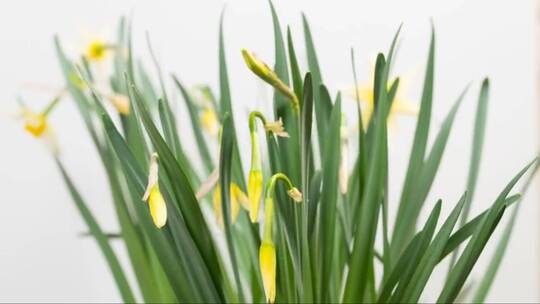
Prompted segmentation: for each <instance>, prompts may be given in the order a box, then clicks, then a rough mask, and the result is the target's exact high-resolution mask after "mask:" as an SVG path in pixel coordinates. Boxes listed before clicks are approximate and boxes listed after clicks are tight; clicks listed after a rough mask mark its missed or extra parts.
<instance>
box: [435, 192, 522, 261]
mask: <svg viewBox="0 0 540 304" xmlns="http://www.w3.org/2000/svg"><path fill="white" fill-rule="evenodd" d="M520 198H521V195H519V194H515V195H512V196H509V197H507V198H506V199H505V202H504V203H505V205H506V207H509V206H510V205H512V204H513V203H515V202H517V201H518V200H519V199H520ZM489 209H490V208H488V209H487V210H485V211H484V212H482V213H480V214H479V215H477V216H476V217H475V218H473V219H472V220H470V221H469V222H467V224H465V225H463V227H461V228H460V229H459V230H458V231H456V232H455V233H454V234H452V236H451V237H450V238H449V239H448V242H447V243H446V246H444V250H443V251H442V253H441V256H440V257H439V262H440V261H442V260H443V259H444V258H445V257H446V256H447V255H448V254H450V253H451V252H452V251H454V250H456V248H458V247H459V245H460V244H461V243H463V242H464V241H465V240H467V239H468V238H469V237H470V236H471V235H472V234H473V233H474V232H475V231H476V229H477V227H478V225H479V224H480V223H481V222H482V220H483V219H484V217H485V216H486V214H487V213H488V211H489Z"/></svg>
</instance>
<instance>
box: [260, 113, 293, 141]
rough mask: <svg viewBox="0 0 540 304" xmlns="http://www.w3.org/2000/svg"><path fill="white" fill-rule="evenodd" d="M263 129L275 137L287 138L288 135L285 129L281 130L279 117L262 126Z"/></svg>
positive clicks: (281, 124) (281, 121) (281, 123)
mask: <svg viewBox="0 0 540 304" xmlns="http://www.w3.org/2000/svg"><path fill="white" fill-rule="evenodd" d="M264 128H265V129H266V131H268V132H272V133H274V134H275V135H276V136H279V137H289V133H287V132H286V131H285V128H283V120H281V117H280V118H279V119H278V120H277V121H273V122H267V123H266V124H265V125H264Z"/></svg>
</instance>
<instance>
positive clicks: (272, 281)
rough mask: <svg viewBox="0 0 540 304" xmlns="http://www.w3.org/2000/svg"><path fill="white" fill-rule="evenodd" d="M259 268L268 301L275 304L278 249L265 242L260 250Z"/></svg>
mask: <svg viewBox="0 0 540 304" xmlns="http://www.w3.org/2000/svg"><path fill="white" fill-rule="evenodd" d="M259 266H260V268H261V275H262V280H263V287H264V293H265V295H266V300H267V301H268V302H270V303H274V300H275V298H276V249H275V247H274V245H273V244H272V243H270V242H268V241H263V242H262V244H261V247H260V249H259Z"/></svg>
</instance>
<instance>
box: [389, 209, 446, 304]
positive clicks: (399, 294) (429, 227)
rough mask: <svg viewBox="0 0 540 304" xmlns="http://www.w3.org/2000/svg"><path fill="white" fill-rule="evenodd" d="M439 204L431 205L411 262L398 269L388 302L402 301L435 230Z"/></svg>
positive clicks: (439, 211)
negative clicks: (396, 284)
mask: <svg viewBox="0 0 540 304" xmlns="http://www.w3.org/2000/svg"><path fill="white" fill-rule="evenodd" d="M441 205H442V201H441V200H439V201H438V202H437V204H435V207H433V210H432V211H431V213H430V215H429V218H428V220H427V221H426V223H425V224H424V228H422V232H423V233H422V237H421V239H420V241H419V243H418V246H417V247H416V250H415V251H416V252H415V254H414V255H413V257H412V259H411V262H410V263H409V264H408V265H407V266H406V267H405V268H404V269H402V270H401V271H400V272H401V275H400V278H399V285H398V287H397V289H396V291H395V292H394V294H393V295H392V297H391V298H390V303H398V302H404V300H403V299H404V298H403V296H404V293H405V292H406V290H407V287H409V286H410V283H411V278H412V276H413V275H414V272H415V270H416V269H417V266H418V265H419V262H420V261H421V259H422V258H423V257H424V256H425V253H426V250H427V249H428V246H429V243H430V242H431V238H432V237H433V234H434V232H435V227H437V221H438V220H439V215H440V213H441Z"/></svg>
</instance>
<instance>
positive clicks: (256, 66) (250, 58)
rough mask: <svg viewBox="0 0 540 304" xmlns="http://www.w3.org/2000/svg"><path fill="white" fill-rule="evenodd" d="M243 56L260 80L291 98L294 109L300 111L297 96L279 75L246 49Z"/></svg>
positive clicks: (243, 50)
mask: <svg viewBox="0 0 540 304" xmlns="http://www.w3.org/2000/svg"><path fill="white" fill-rule="evenodd" d="M242 56H243V57H244V61H245V62H246V65H247V66H248V68H249V69H250V70H251V71H252V72H253V73H255V75H257V76H259V78H261V79H262V80H264V81H265V82H266V83H268V84H269V85H271V86H273V87H274V88H275V89H276V90H277V91H279V92H280V93H281V94H283V95H285V97H287V98H289V99H290V100H291V102H292V106H293V109H294V110H295V111H296V112H299V111H300V103H299V101H298V97H297V96H296V94H294V92H293V90H292V89H291V88H289V86H287V85H286V84H285V83H283V81H281V79H279V77H278V76H277V74H276V73H275V72H274V71H273V70H272V69H271V68H270V67H269V66H268V65H267V64H266V63H264V62H263V61H261V60H259V59H258V58H257V57H255V55H254V54H252V53H250V52H249V51H248V50H246V49H242Z"/></svg>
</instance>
